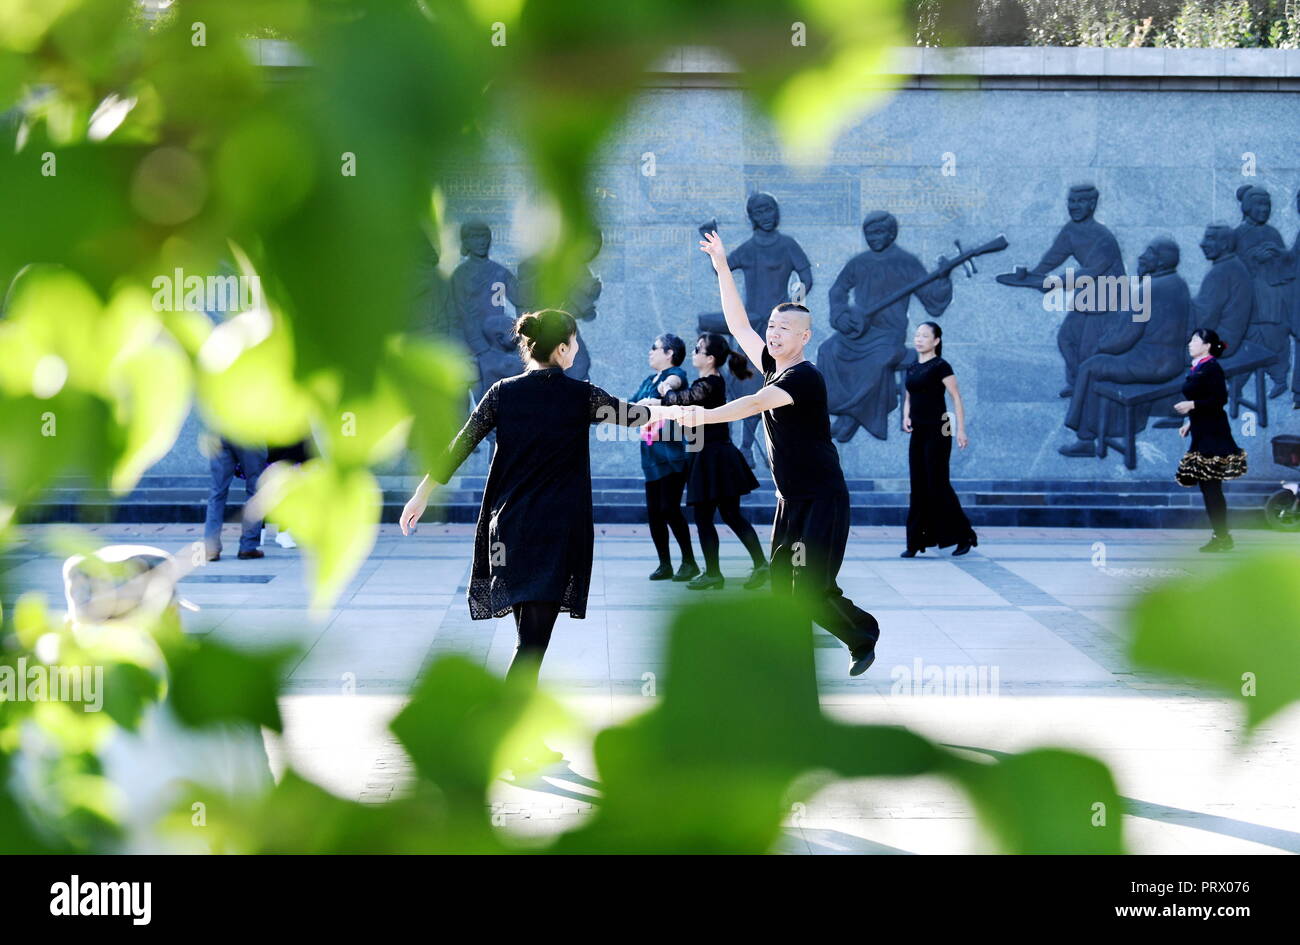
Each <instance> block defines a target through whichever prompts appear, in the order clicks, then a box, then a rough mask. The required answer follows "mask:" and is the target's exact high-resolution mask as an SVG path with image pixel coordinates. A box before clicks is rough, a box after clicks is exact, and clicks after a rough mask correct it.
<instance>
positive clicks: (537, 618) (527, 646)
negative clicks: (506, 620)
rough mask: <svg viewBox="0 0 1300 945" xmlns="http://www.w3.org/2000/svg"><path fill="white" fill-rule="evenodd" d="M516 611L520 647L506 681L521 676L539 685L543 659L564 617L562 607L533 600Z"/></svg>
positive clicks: (516, 651)
mask: <svg viewBox="0 0 1300 945" xmlns="http://www.w3.org/2000/svg"><path fill="white" fill-rule="evenodd" d="M514 611H515V630H516V631H517V632H518V634H519V645H518V646H517V647H516V648H515V658H514V659H513V660H511V661H510V669H508V670H506V678H507V679H512V678H515V677H519V678H523V679H527V680H528V681H529V682H531V683H534V684H536V682H537V674H538V672H540V671H541V668H542V657H543V656H545V655H546V647H547V646H548V645H550V642H551V631H552V630H553V629H555V618H556V617H558V616H560V604H559V601H553V600H545V601H543V600H530V601H524V602H522V603H519V604H515V606H514Z"/></svg>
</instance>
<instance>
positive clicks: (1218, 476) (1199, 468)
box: [1174, 358, 1247, 486]
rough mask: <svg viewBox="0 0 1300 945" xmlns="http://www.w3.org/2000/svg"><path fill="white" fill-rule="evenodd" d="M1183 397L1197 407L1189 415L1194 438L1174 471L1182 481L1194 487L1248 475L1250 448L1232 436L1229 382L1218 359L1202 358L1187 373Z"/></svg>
mask: <svg viewBox="0 0 1300 945" xmlns="http://www.w3.org/2000/svg"><path fill="white" fill-rule="evenodd" d="M1183 399H1184V400H1190V401H1192V403H1194V404H1195V406H1194V407H1193V408H1192V411H1191V413H1189V414H1188V415H1187V417H1188V422H1189V425H1190V426H1191V431H1190V433H1191V440H1192V441H1191V443H1190V444H1188V448H1187V452H1186V453H1185V454H1184V455H1183V458H1182V459H1181V460H1180V461H1179V463H1178V471H1177V472H1176V473H1175V474H1174V479H1175V480H1176V481H1177V482H1178V484H1179V485H1180V486H1194V485H1196V484H1197V483H1199V482H1214V481H1216V480H1217V481H1223V480H1224V479H1236V478H1238V477H1240V476H1244V475H1246V471H1247V467H1246V451H1245V450H1243V449H1242V448H1241V447H1240V446H1238V445H1237V441H1236V440H1234V439H1233V438H1232V427H1231V426H1230V425H1229V423H1228V415H1227V414H1226V413H1225V412H1224V410H1223V408H1224V405H1225V404H1227V402H1228V382H1227V380H1226V378H1225V377H1224V374H1223V368H1222V367H1220V366H1219V362H1218V360H1217V359H1215V358H1206V359H1205V360H1203V361H1199V362H1197V364H1196V365H1195V366H1194V367H1193V368H1192V369H1191V370H1190V371H1188V372H1187V378H1186V380H1184V381H1183Z"/></svg>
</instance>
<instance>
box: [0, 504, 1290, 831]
mask: <svg viewBox="0 0 1300 945" xmlns="http://www.w3.org/2000/svg"><path fill="white" fill-rule="evenodd" d="M87 530H88V531H90V532H92V533H93V534H94V535H95V536H96V537H97V539H99V540H102V541H103V542H104V543H105V544H108V543H113V542H122V541H130V542H142V543H146V544H153V545H157V546H159V547H162V548H165V549H167V550H169V551H179V550H180V549H182V548H185V547H187V546H189V545H190V544H192V543H193V542H194V541H195V540H198V539H200V538H201V526H197V525H168V526H157V525H105V526H98V527H90V528H89V529H87ZM46 531H47V529H46V528H44V527H33V528H29V529H27V530H26V534H25V540H24V541H23V543H21V544H19V545H18V546H15V547H14V548H11V549H10V552H9V553H8V554H6V555H5V556H4V557H3V559H0V569H2V570H3V581H4V586H5V590H6V594H8V595H13V594H14V593H16V592H18V591H23V590H32V589H35V590H42V591H45V592H46V593H47V594H48V595H49V596H50V599H51V601H52V604H53V605H54V606H56V607H57V606H59V605H60V602H61V599H62V591H61V587H60V583H59V566H60V562H59V560H58V558H56V557H55V556H53V555H52V554H49V553H48V552H46V551H45V550H44V547H43V543H42V536H43V534H45V532H46ZM719 531H720V534H721V535H722V538H723V545H722V550H723V554H724V558H723V570H724V573H726V575H727V576H728V578H729V579H736V583H737V584H738V583H739V582H740V580H743V578H744V577H745V576H746V575H747V573H748V558H747V557H746V556H745V555H744V553H743V551H742V549H741V547H740V545H739V543H738V542H736V541H735V540H734V539H732V538H731V536H730V532H729V531H727V530H726V529H723V528H721V527H720V529H719ZM471 532H472V527H471V526H437V525H428V524H426V525H423V526H422V527H421V530H420V533H419V534H418V535H417V536H413V537H409V538H404V537H402V535H401V534H400V533H399V532H398V531H397V530H396V527H395V526H384V527H383V529H382V532H381V535H380V538H379V541H378V544H377V546H376V548H375V549H374V551H373V552H372V553H371V555H370V557H369V559H368V560H367V561H366V563H365V565H364V566H363V568H362V569H361V571H360V573H359V574H358V575H357V577H356V578H355V579H354V580H353V581H352V582H351V584H350V585H349V587H348V588H347V590H346V592H345V593H344V594H343V596H342V598H341V600H340V603H339V604H338V606H337V607H336V608H335V609H334V610H333V611H331V612H330V613H328V614H326V615H324V616H322V617H320V618H312V617H311V616H309V614H308V611H307V600H308V592H307V588H306V585H305V582H304V567H303V565H304V562H303V559H302V557H301V555H300V553H299V552H298V551H295V550H290V551H286V550H284V549H281V548H279V547H278V546H276V545H274V544H269V545H267V546H266V547H265V551H266V555H267V556H266V558H264V559H261V560H257V561H239V560H237V559H236V558H235V557H234V550H235V548H236V546H237V537H236V531H235V526H228V527H227V533H226V535H225V537H224V540H225V545H226V553H227V554H228V555H229V557H223V559H222V560H221V561H219V562H215V563H213V564H210V565H207V566H205V567H203V568H201V569H199V571H198V572H196V573H195V574H193V575H191V576H190V577H189V578H187V579H186V581H185V582H184V584H183V593H184V594H185V596H186V597H188V598H189V599H190V600H192V601H194V602H195V603H196V604H198V605H200V607H201V608H202V609H201V611H200V612H199V613H194V614H187V615H186V621H187V629H188V630H189V631H190V632H194V633H211V634H213V635H215V637H216V638H218V639H221V640H223V641H225V642H228V643H232V644H242V645H247V646H261V645H267V644H270V643H274V642H281V641H284V640H294V641H297V642H298V643H299V644H301V646H302V648H303V652H304V655H303V656H302V657H301V659H300V660H299V661H298V662H297V664H296V666H295V667H294V669H293V672H292V674H291V676H290V677H289V680H288V684H287V687H286V690H285V694H284V697H283V700H282V708H283V713H284V717H285V722H286V727H285V732H284V734H283V736H282V737H275V736H268V748H269V749H270V752H271V757H272V763H273V766H274V767H275V768H276V770H277V774H278V773H279V771H281V770H283V767H284V765H285V764H286V762H288V763H291V764H292V765H293V766H294V767H295V768H296V769H297V770H299V771H300V772H302V773H303V774H304V775H306V776H307V777H309V778H311V779H313V780H315V781H317V782H318V783H320V784H322V785H324V786H325V787H327V788H329V789H330V790H332V791H334V792H336V793H338V794H339V795H341V796H344V797H349V798H354V799H360V800H362V801H365V802H373V803H382V802H383V801H385V800H387V799H389V798H391V797H394V796H396V795H398V794H400V792H402V791H403V790H404V787H405V785H406V784H407V783H408V781H409V778H410V775H411V770H410V766H409V764H408V762H407V760H406V758H405V756H404V754H403V752H402V751H401V749H400V747H399V746H398V745H397V744H396V742H395V741H394V740H393V739H392V738H391V736H389V735H388V733H387V731H386V725H387V722H388V720H389V719H390V718H391V717H392V715H393V714H394V713H395V712H396V711H398V709H399V708H400V707H401V705H402V702H403V698H404V693H405V692H406V691H407V690H408V689H409V688H410V686H411V685H412V683H413V682H414V680H415V678H416V676H417V675H418V673H419V671H420V668H421V667H422V666H423V665H425V664H426V663H427V662H428V661H429V660H430V659H432V658H434V657H436V656H437V655H439V654H442V653H448V652H459V653H462V654H465V655H468V656H469V657H470V658H472V659H474V660H476V661H478V662H480V663H482V664H483V665H485V666H487V667H488V668H489V669H491V670H493V671H495V672H503V671H504V669H505V667H506V665H507V663H508V662H509V659H510V656H511V653H512V650H513V644H514V640H513V635H514V629H513V621H511V620H510V619H509V618H505V619H501V620H497V621H480V622H473V621H470V619H469V614H468V610H467V607H466V604H465V599H464V595H465V590H464V587H465V581H466V578H467V575H468V570H469V555H470V547H471V542H472V534H471ZM1206 537H1207V536H1206V534H1204V533H1203V532H1202V531H1199V530H1198V531H1174V530H1169V531H1135V530H1124V529H1111V530H1095V529H1090V530H1083V529H1024V528H1004V529H996V528H989V529H984V530H982V531H981V544H980V546H979V547H978V548H977V549H976V550H975V551H973V552H972V553H971V554H970V555H968V556H966V557H965V558H951V557H950V556H949V555H948V554H947V553H946V552H943V553H938V554H936V553H935V552H933V551H932V552H930V553H927V554H926V555H924V556H922V557H919V558H917V559H913V560H903V559H900V558H899V557H898V552H899V551H900V550H901V549H902V547H903V539H902V530H901V529H899V528H886V527H863V528H855V529H854V530H853V536H852V539H851V541H850V545H849V551H848V556H847V560H846V563H845V566H844V569H843V571H842V572H841V585H842V586H843V588H844V590H845V592H846V593H847V594H848V596H849V597H851V598H852V599H854V600H855V601H856V602H857V603H859V604H860V605H862V606H864V607H866V608H867V609H869V610H871V611H872V612H873V613H874V614H875V615H876V616H877V618H878V619H879V620H880V623H881V626H882V628H883V634H882V637H881V642H880V646H879V651H878V652H879V657H878V659H877V662H876V664H875V666H874V667H873V668H872V669H871V670H870V671H869V672H868V673H867V675H865V676H863V677H861V678H858V679H850V678H849V677H848V676H847V668H848V659H847V655H846V653H845V651H844V649H843V648H842V647H841V646H840V644H839V643H838V642H837V641H835V640H834V639H833V638H831V637H830V636H828V635H826V634H824V633H821V632H820V631H819V632H818V634H817V647H818V648H817V651H816V658H817V666H818V675H819V678H820V686H821V692H822V702H823V706H824V708H825V711H826V712H827V713H829V714H831V715H833V716H834V717H836V718H838V719H841V720H844V721H852V722H862V723H892V724H902V725H907V726H909V727H911V728H913V729H915V730H917V731H919V732H921V733H922V734H924V735H926V736H928V737H930V738H932V739H934V740H936V741H939V742H942V743H944V744H948V745H951V746H962V747H964V748H968V749H971V750H973V751H976V752H981V753H996V752H1012V751H1023V750H1026V749H1029V748H1033V747H1037V746H1044V745H1056V746H1064V747H1072V748H1078V749H1080V750H1083V751H1087V752H1090V753H1092V754H1094V755H1096V756H1097V757H1099V758H1101V759H1102V760H1104V761H1105V762H1106V763H1108V764H1109V765H1110V766H1111V769H1112V771H1113V772H1114V773H1115V776H1116V778H1117V780H1118V782H1119V787H1120V793H1121V794H1122V795H1123V796H1124V797H1125V798H1127V799H1128V800H1129V804H1130V810H1131V813H1130V815H1129V816H1128V817H1127V818H1126V829H1127V838H1128V842H1129V846H1130V848H1131V849H1132V850H1133V851H1134V852H1138V853H1211V852H1214V853H1280V852H1292V853H1295V852H1300V800H1298V799H1300V774H1298V771H1300V767H1298V766H1297V761H1298V760H1300V755H1298V752H1297V745H1300V710H1297V709H1295V708H1293V709H1292V710H1290V711H1289V712H1287V713H1286V714H1284V715H1282V716H1280V717H1278V718H1277V719H1275V720H1274V721H1273V722H1272V723H1271V724H1269V725H1267V726H1265V727H1264V728H1262V729H1261V730H1259V731H1258V732H1257V733H1256V735H1255V736H1254V737H1253V738H1252V739H1251V740H1250V741H1249V742H1247V741H1245V736H1244V734H1243V726H1242V714H1241V712H1240V711H1239V710H1238V708H1237V707H1236V706H1235V705H1233V704H1231V703H1228V702H1227V701H1224V700H1221V699H1219V698H1217V697H1213V696H1210V695H1208V694H1205V693H1202V692H1198V691H1197V690H1196V689H1195V688H1193V687H1191V686H1189V685H1188V684H1186V683H1180V682H1178V681H1169V680H1161V679H1157V678H1155V677H1152V676H1149V675H1147V674H1144V673H1137V672H1135V671H1134V669H1133V667H1132V666H1131V665H1130V664H1129V662H1128V660H1127V658H1126V656H1125V646H1124V627H1125V608H1126V606H1127V605H1128V603H1129V602H1130V601H1131V600H1132V599H1133V597H1134V595H1135V594H1136V593H1137V592H1139V591H1140V590H1141V589H1142V588H1144V587H1148V586H1151V585H1153V584H1155V583H1157V582H1159V581H1160V580H1161V579H1162V578H1163V577H1164V576H1171V575H1178V574H1187V573H1195V572H1196V570H1197V569H1199V568H1204V567H1206V566H1207V564H1209V562H1206V561H1205V560H1204V559H1205V558H1206V557H1207V556H1204V555H1198V554H1197V553H1196V547H1197V546H1198V545H1199V544H1200V543H1201V542H1202V541H1204V540H1205V538H1206ZM1236 537H1237V542H1238V548H1239V549H1240V551H1241V552H1245V551H1247V550H1249V549H1250V548H1252V547H1259V546H1263V545H1272V546H1285V547H1290V546H1292V545H1296V544H1298V543H1300V536H1287V535H1279V534H1274V533H1269V532H1261V531H1241V532H1238V533H1237V536H1236ZM1102 555H1104V559H1103V558H1102V557H1101V556H1102ZM654 565H655V561H654V557H653V550H652V548H651V545H650V541H649V538H648V537H647V535H646V534H645V529H644V527H643V526H642V527H638V526H597V547H596V561H595V568H594V571H593V574H592V589H591V597H590V600H589V607H588V614H587V618H586V619H585V620H571V619H569V618H568V617H565V616H562V617H561V618H560V621H559V623H558V625H557V627H556V632H555V638H554V641H553V643H552V647H551V651H550V652H549V653H548V655H547V660H546V666H545V668H544V670H543V673H542V679H543V683H544V685H546V686H548V687H549V688H550V689H551V690H552V691H553V692H554V693H555V694H556V695H557V696H559V697H560V699H561V700H562V701H563V702H564V703H565V704H566V705H567V706H568V707H569V708H570V709H571V710H572V712H573V713H574V714H575V715H576V716H577V717H578V718H579V719H580V720H581V721H583V722H584V723H586V724H587V725H588V726H589V731H588V732H587V733H586V734H585V735H583V734H577V735H574V736H572V737H571V738H570V739H568V740H559V741H556V742H555V743H554V747H556V748H559V749H561V750H563V751H564V754H565V756H566V758H567V759H568V760H567V761H566V763H564V764H562V765H558V766H556V767H555V768H553V769H551V770H550V771H548V772H546V773H545V774H544V775H543V776H542V777H540V778H534V779H532V780H529V781H527V782H520V783H511V782H507V781H504V780H502V781H500V782H498V784H497V786H496V789H495V790H494V794H493V798H492V802H493V813H494V820H495V822H496V823H498V824H499V825H500V826H501V827H502V829H504V830H507V831H510V832H512V833H515V834H517V835H519V836H520V837H524V836H539V837H540V836H545V835H548V834H551V833H554V832H557V831H560V830H564V829H569V828H571V827H572V826H574V825H576V824H578V823H580V822H581V821H582V819H583V818H584V817H587V816H589V815H590V813H591V812H592V811H593V810H594V809H595V807H596V806H598V805H599V803H600V784H599V776H598V773H597V771H596V769H595V766H594V764H593V762H592V758H591V754H590V745H589V736H590V733H591V732H594V731H595V730H596V729H598V728H600V727H603V726H606V725H609V724H611V723H613V722H616V721H618V720H620V719H622V718H625V717H627V716H628V715H631V714H634V713H637V712H640V711H643V710H644V709H645V708H647V707H648V706H649V705H651V704H652V701H653V699H654V695H653V693H654V692H655V691H659V692H662V689H663V687H664V686H665V685H666V684H667V680H666V679H665V678H664V676H665V662H664V659H663V655H662V653H661V649H662V642H663V633H664V624H665V622H666V617H667V615H668V613H669V612H670V611H671V609H672V608H673V607H674V605H675V603H676V602H677V601H679V600H681V599H682V598H684V597H687V596H690V597H694V596H696V593H695V592H690V591H687V590H686V589H685V588H684V586H683V585H681V584H673V583H671V582H654V583H652V582H649V581H647V580H646V579H645V577H646V575H647V574H648V573H649V572H650V571H651V570H652V569H653V567H654ZM704 593H707V592H704ZM931 667H941V668H943V669H945V670H947V669H948V668H950V667H974V668H975V671H976V672H978V671H979V670H981V669H982V670H983V671H984V673H985V676H984V677H983V678H984V680H986V682H987V684H986V686H985V689H986V690H987V691H986V692H985V693H984V694H982V695H980V694H976V695H964V696H962V695H938V694H927V693H926V691H925V688H924V680H925V678H926V676H925V672H926V670H927V669H928V668H931ZM994 672H996V676H994ZM918 673H919V676H918ZM913 678H915V679H916V683H915V690H913V688H912V684H911V680H912V679H913ZM969 678H973V679H974V681H975V683H976V686H978V685H979V681H980V677H979V676H978V675H975V676H973V677H969ZM995 682H996V686H995V685H994V684H995ZM801 793H802V797H800V796H798V795H800V794H801ZM795 794H796V796H795V797H792V803H791V811H790V815H789V818H788V821H787V825H786V829H785V838H784V841H783V849H784V850H785V851H786V852H789V853H963V852H979V851H983V850H987V849H988V841H987V840H986V838H984V837H983V835H982V834H981V832H980V830H979V829H978V826H977V825H976V823H975V821H974V819H973V815H972V811H971V809H970V806H969V804H968V803H967V801H966V799H965V797H964V796H963V795H962V794H960V793H959V792H957V791H956V790H955V789H954V788H952V787H950V786H949V785H948V784H947V783H946V782H944V781H941V780H939V779H936V778H909V779H889V780H886V779H877V780H863V781H841V782H837V783H834V784H831V785H829V786H825V787H822V788H821V789H820V790H817V791H816V792H815V793H809V792H808V791H804V792H798V791H796V792H795Z"/></svg>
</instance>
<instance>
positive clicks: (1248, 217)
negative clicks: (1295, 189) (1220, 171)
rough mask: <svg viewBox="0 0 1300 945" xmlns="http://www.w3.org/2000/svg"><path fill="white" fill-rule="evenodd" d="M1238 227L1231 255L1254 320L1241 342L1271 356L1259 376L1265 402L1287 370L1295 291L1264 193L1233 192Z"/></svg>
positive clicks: (1279, 388) (1281, 385) (1252, 189)
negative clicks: (1250, 286)
mask: <svg viewBox="0 0 1300 945" xmlns="http://www.w3.org/2000/svg"><path fill="white" fill-rule="evenodd" d="M1237 202H1238V203H1239V204H1241V223H1240V224H1239V225H1238V226H1237V230H1236V235H1237V255H1238V256H1240V257H1241V261H1242V262H1243V263H1245V264H1246V268H1247V269H1248V270H1250V275H1251V279H1252V280H1253V282H1254V286H1255V314H1254V316H1253V317H1252V318H1251V323H1250V329H1249V331H1248V332H1247V335H1246V339H1247V340H1248V341H1251V342H1254V343H1255V344H1258V345H1260V346H1262V347H1263V348H1266V349H1267V350H1268V351H1271V352H1273V353H1274V354H1276V355H1277V356H1278V357H1277V360H1276V361H1274V362H1273V363H1272V364H1271V365H1270V366H1269V367H1267V368H1266V369H1265V370H1267V371H1268V376H1269V379H1270V380H1272V382H1273V386H1272V387H1271V388H1269V392H1268V396H1269V397H1270V398H1272V397H1277V396H1279V395H1280V394H1282V393H1283V392H1284V391H1285V390H1286V375H1287V370H1288V369H1289V368H1290V366H1291V343H1290V339H1289V337H1288V336H1289V335H1290V333H1291V305H1292V301H1293V300H1292V294H1293V293H1292V289H1293V287H1294V285H1295V260H1294V259H1292V258H1291V254H1290V253H1289V252H1288V251H1287V248H1286V244H1285V243H1284V242H1282V234H1281V233H1279V232H1278V231H1277V230H1276V229H1274V228H1273V227H1271V226H1269V223H1268V218H1269V216H1270V215H1271V214H1272V212H1273V201H1272V198H1271V197H1270V196H1269V193H1268V191H1267V190H1265V189H1264V188H1263V187H1256V186H1253V185H1251V184H1243V185H1242V186H1241V187H1238V188H1237Z"/></svg>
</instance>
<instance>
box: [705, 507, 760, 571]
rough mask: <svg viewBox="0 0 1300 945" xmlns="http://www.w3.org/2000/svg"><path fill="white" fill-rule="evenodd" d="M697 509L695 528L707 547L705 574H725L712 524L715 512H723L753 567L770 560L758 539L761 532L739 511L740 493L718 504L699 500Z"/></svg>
mask: <svg viewBox="0 0 1300 945" xmlns="http://www.w3.org/2000/svg"><path fill="white" fill-rule="evenodd" d="M694 509H695V527H696V529H697V530H698V531H699V533H700V547H701V548H702V549H703V550H704V573H705V574H712V575H718V574H721V573H722V571H721V569H720V568H719V566H718V530H717V529H716V528H715V527H714V526H713V516H714V513H717V514H719V515H721V516H722V520H723V521H724V522H726V523H727V526H728V527H729V528H730V529H731V530H732V531H733V532H735V533H736V537H737V538H739V539H740V543H741V544H742V545H744V546H745V550H746V551H748V552H749V557H750V559H751V560H752V561H753V562H754V567H758V566H759V565H761V564H765V563H766V561H767V559H766V558H764V557H763V546H762V544H761V543H760V542H759V540H758V534H757V533H756V532H755V531H754V526H753V525H751V524H749V522H748V521H747V520H746V518H745V516H744V515H742V514H741V512H740V496H738V495H733V496H728V497H727V498H725V499H719V500H718V501H717V502H716V503H715V502H696V503H695V506H694Z"/></svg>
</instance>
